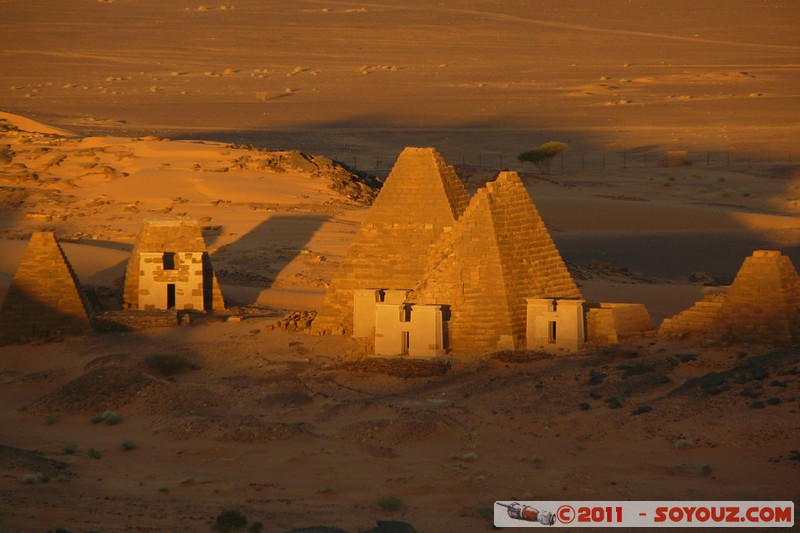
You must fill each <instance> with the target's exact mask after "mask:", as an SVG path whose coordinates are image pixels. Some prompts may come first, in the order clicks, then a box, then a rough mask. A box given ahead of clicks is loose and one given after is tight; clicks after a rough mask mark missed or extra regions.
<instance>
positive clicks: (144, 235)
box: [123, 219, 225, 311]
mask: <svg viewBox="0 0 800 533" xmlns="http://www.w3.org/2000/svg"><path fill="white" fill-rule="evenodd" d="M163 254H172V256H171V257H173V259H172V261H174V262H178V263H179V264H178V265H177V266H176V265H174V264H173V265H172V268H175V269H176V270H175V271H174V273H172V274H171V271H170V270H168V268H169V267H168V266H166V264H164V266H163V268H160V269H158V268H156V264H157V263H161V262H162V261H163V259H162V257H163ZM143 257H145V261H144V262H143V261H142V258H143ZM181 262H182V263H183V264H180V263H181ZM143 266H149V267H150V268H151V269H152V270H155V271H154V272H150V273H148V272H146V271H145V270H143ZM145 274H150V279H146V278H145V277H144V276H145ZM168 274H169V277H168V276H167V275H168ZM158 276H160V277H161V279H159V278H158ZM187 276H189V277H188V279H186V277H187ZM171 278H175V279H174V280H172V279H171ZM195 279H196V281H195ZM169 281H178V282H182V283H184V284H186V283H187V282H190V283H194V284H193V285H192V289H191V291H192V292H196V291H200V292H201V294H200V295H199V299H200V305H198V306H195V307H193V308H194V309H197V310H200V309H204V310H206V311H211V310H214V311H216V310H222V309H225V301H224V300H223V297H222V291H221V290H220V288H219V283H218V282H217V276H216V274H215V273H214V269H213V267H212V265H211V258H210V257H209V255H208V251H207V249H206V243H205V240H203V233H202V232H201V231H200V226H199V225H198V224H197V222H196V221H195V220H191V219H166V220H146V221H145V222H144V226H143V227H142V232H141V233H140V234H139V237H138V239H137V240H136V244H135V245H134V246H133V251H132V252H131V257H130V259H129V260H128V267H127V269H126V271H125V292H124V294H123V300H124V302H125V307H126V308H128V309H144V308H145V306H144V305H140V298H141V296H142V293H143V292H147V291H150V290H151V289H154V288H155V286H156V285H154V283H162V284H164V283H167V282H169ZM144 283H148V284H149V285H148V287H147V288H146V287H144V286H143V284H144ZM187 290H188V289H187ZM188 296H189V295H187V297H188ZM195 296H197V295H195ZM164 304H165V305H163V306H156V308H157V309H162V308H167V306H166V293H165V296H164Z"/></svg>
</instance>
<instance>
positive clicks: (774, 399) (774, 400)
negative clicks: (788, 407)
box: [767, 397, 783, 405]
mask: <svg viewBox="0 0 800 533" xmlns="http://www.w3.org/2000/svg"><path fill="white" fill-rule="evenodd" d="M782 401H783V400H781V399H780V398H777V397H772V398H769V399H768V400H767V403H768V404H770V405H780V404H781V403H782Z"/></svg>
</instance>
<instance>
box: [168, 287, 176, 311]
mask: <svg viewBox="0 0 800 533" xmlns="http://www.w3.org/2000/svg"><path fill="white" fill-rule="evenodd" d="M167 309H175V284H174V283H168V284H167Z"/></svg>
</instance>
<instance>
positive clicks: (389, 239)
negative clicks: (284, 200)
mask: <svg viewBox="0 0 800 533" xmlns="http://www.w3.org/2000/svg"><path fill="white" fill-rule="evenodd" d="M468 203H469V195H468V194H467V191H466V189H464V185H463V183H462V182H461V180H460V178H459V177H458V176H457V175H456V173H455V170H453V168H452V167H450V166H448V165H447V164H446V163H445V162H444V160H443V159H442V157H441V155H439V153H438V152H437V151H436V150H434V149H433V148H406V149H405V150H403V152H402V153H401V154H400V156H399V157H398V158H397V162H396V163H395V165H394V167H393V168H392V172H391V173H390V174H389V177H388V178H387V179H386V183H385V184H384V186H383V188H382V189H381V192H380V194H379V195H378V197H377V198H376V199H375V202H374V204H373V205H372V207H371V208H370V210H369V213H367V216H366V218H365V220H364V222H363V224H362V225H361V229H360V230H359V232H358V234H357V235H356V237H355V239H354V240H353V243H352V244H351V245H350V248H349V249H348V251H347V255H346V256H345V259H344V261H343V262H342V264H341V266H340V267H339V269H338V271H337V272H336V274H335V275H334V277H333V280H332V282H331V285H330V287H329V289H328V291H327V294H326V295H325V301H324V303H323V307H322V310H321V311H320V313H319V315H318V316H317V318H316V319H315V320H314V324H313V330H314V331H316V332H332V333H345V332H350V331H352V328H353V291H354V290H355V289H369V288H379V289H413V288H414V287H416V286H417V285H418V284H419V282H420V280H421V279H423V277H424V275H425V268H426V266H427V265H426V258H427V257H428V255H429V254H430V252H431V248H432V247H433V246H434V244H435V243H436V242H437V241H438V240H439V238H440V237H441V235H442V234H443V233H444V232H445V231H448V230H449V229H450V228H451V227H452V226H453V225H454V224H455V221H456V220H457V219H458V217H459V216H460V215H461V214H462V213H463V212H464V209H465V208H466V207H467V204H468Z"/></svg>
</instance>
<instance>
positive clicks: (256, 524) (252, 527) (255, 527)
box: [247, 522, 264, 533]
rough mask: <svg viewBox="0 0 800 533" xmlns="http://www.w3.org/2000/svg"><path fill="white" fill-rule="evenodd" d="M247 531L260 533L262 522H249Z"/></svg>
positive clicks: (262, 527)
mask: <svg viewBox="0 0 800 533" xmlns="http://www.w3.org/2000/svg"><path fill="white" fill-rule="evenodd" d="M247 531H249V532H250V533H261V532H262V531H264V524H262V523H261V522H253V523H252V524H250V527H248V528H247Z"/></svg>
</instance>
